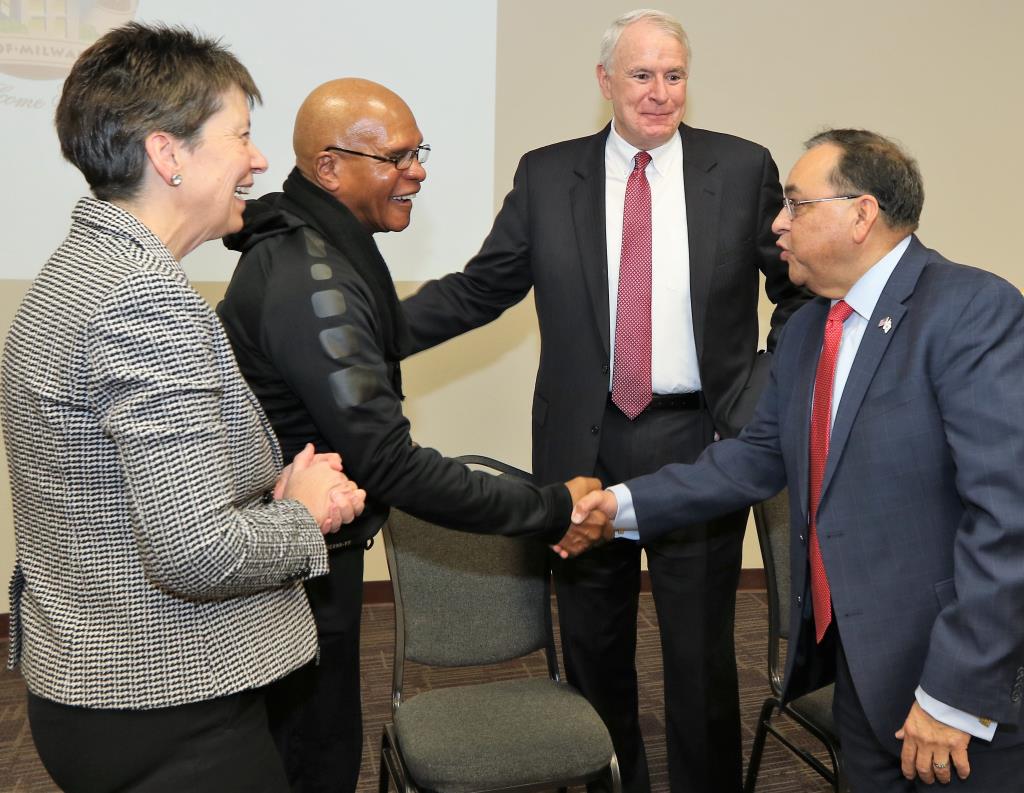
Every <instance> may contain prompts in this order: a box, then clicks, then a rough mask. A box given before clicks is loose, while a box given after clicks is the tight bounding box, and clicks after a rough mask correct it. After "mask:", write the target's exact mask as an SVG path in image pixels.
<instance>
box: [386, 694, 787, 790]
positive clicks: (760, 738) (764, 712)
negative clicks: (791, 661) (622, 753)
mask: <svg viewBox="0 0 1024 793" xmlns="http://www.w3.org/2000/svg"><path fill="white" fill-rule="evenodd" d="M777 704H778V703H777V701H776V700H775V699H774V698H773V697H769V698H768V699H766V700H765V701H764V704H763V705H762V706H761V715H760V716H759V717H758V719H757V732H756V733H754V745H753V746H752V747H751V749H750V762H749V763H748V764H747V781H746V783H745V784H744V785H743V793H754V788H755V787H757V774H758V771H759V770H760V768H761V755H762V753H763V752H764V743H765V740H767V738H768V720H769V719H771V717H772V712H773V711H774V710H775V707H776V705H777ZM381 793H387V791H381Z"/></svg>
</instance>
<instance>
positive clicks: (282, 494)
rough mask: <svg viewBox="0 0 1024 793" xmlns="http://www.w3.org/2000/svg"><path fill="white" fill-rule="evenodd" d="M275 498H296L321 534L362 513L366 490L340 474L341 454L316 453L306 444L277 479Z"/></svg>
mask: <svg viewBox="0 0 1024 793" xmlns="http://www.w3.org/2000/svg"><path fill="white" fill-rule="evenodd" d="M274 498H275V499H281V498H287V499H293V500H295V501H298V502H299V503H300V504H302V505H303V506H304V507H305V508H306V509H308V510H309V513H310V514H311V515H312V516H313V520H315V521H316V523H317V525H318V526H319V527H320V531H321V533H322V534H332V533H333V532H336V531H337V530H338V529H340V528H341V526H342V525H343V524H345V523H351V522H352V521H353V520H355V519H356V518H357V517H358V516H359V515H360V514H361V513H362V511H363V507H364V506H365V504H366V491H365V490H363V489H361V488H360V487H359V486H358V485H356V483H355V482H353V481H352V480H351V479H349V478H348V477H347V476H345V474H344V473H342V470H341V456H340V455H338V454H335V453H334V452H329V453H327V454H317V453H316V450H315V449H314V448H313V444H311V443H307V444H306V446H305V448H303V450H302V451H301V452H299V453H298V454H297V455H295V459H294V460H293V461H292V462H291V464H289V465H287V466H285V469H284V470H283V471H282V472H281V475H280V476H279V477H278V478H277V482H276V483H275V484H274Z"/></svg>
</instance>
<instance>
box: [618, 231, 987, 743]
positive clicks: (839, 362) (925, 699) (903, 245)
mask: <svg viewBox="0 0 1024 793" xmlns="http://www.w3.org/2000/svg"><path fill="white" fill-rule="evenodd" d="M909 245H910V237H909V236H907V237H904V238H903V239H902V240H901V241H900V242H899V243H898V244H897V245H896V247H895V248H893V249H892V250H891V251H889V252H888V253H887V254H886V255H885V256H883V257H882V258H881V259H879V261H878V262H877V263H875V265H874V266H872V267H871V269H870V270H868V271H867V272H866V273H864V275H862V276H861V277H860V278H859V279H858V280H857V282H856V283H855V284H854V285H853V286H852V287H851V288H850V291H849V292H848V293H847V294H846V297H844V298H843V300H845V301H846V303H847V304H848V305H849V306H850V308H852V309H853V313H852V314H850V316H849V318H848V319H847V320H846V322H845V323H843V339H842V342H841V343H840V345H839V356H838V358H837V359H836V373H835V380H834V381H833V385H832V417H831V422H830V425H829V426H831V425H832V423H834V422H835V418H836V411H837V410H838V408H839V403H840V400H842V398H843V390H844V389H845V388H846V381H847V379H848V378H849V376H850V369H851V368H852V367H853V361H854V358H856V357H857V350H858V349H860V342H861V339H862V338H864V332H865V330H866V329H867V326H868V321H869V320H870V319H871V314H872V313H873V312H874V310H875V305H876V304H877V303H878V298H879V297H880V296H881V294H882V290H883V289H884V288H885V285H886V284H887V283H888V281H889V276H891V275H892V271H893V270H895V269H896V264H897V263H898V262H899V260H900V259H901V258H902V257H903V254H904V253H905V252H906V250H907V247H908V246H909ZM836 302H838V301H836V300H833V301H832V303H833V305H835V303H836ZM880 332H881V331H880ZM608 489H609V490H610V491H612V492H613V493H614V494H615V498H616V500H617V501H618V512H617V513H616V516H615V527H616V529H617V532H616V534H617V536H620V537H623V538H626V539H631V540H639V533H638V532H637V531H636V528H637V522H636V512H635V510H634V509H633V497H632V494H631V493H630V492H629V488H628V487H626V485H624V484H619V485H612V486H611V487H610V488H608ZM914 695H915V697H916V698H917V702H918V704H919V705H920V706H921V707H922V708H923V709H924V710H925V712H926V713H928V714H929V715H930V716H932V718H934V719H936V720H938V721H941V722H943V723H944V724H948V725H949V726H951V727H956V728H957V729H958V730H963V731H964V732H966V733H969V734H970V735H973V736H975V737H976V738H981V739H983V740H986V741H991V740H992V736H993V735H994V734H995V731H996V727H997V726H998V724H997V723H996V722H994V721H990V720H988V719H984V720H982V719H979V718H978V717H977V716H973V715H971V714H969V713H964V712H963V711H961V710H957V709H956V708H953V707H950V706H949V705H946V704H945V703H943V702H940V701H939V700H937V699H935V698H934V697H931V696H929V695H928V694H927V693H926V692H925V691H924V689H922V688H921V687H920V686H918V687H917V690H916V691H915V692H914Z"/></svg>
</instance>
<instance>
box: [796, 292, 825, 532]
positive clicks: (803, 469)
mask: <svg viewBox="0 0 1024 793" xmlns="http://www.w3.org/2000/svg"><path fill="white" fill-rule="evenodd" d="M811 305H813V306H814V310H815V311H816V312H817V313H818V317H817V318H816V319H815V320H814V322H813V323H812V324H811V328H812V330H811V332H809V333H807V334H806V335H805V336H804V339H803V347H802V348H801V350H800V358H799V364H798V367H797V382H796V383H795V388H794V391H793V393H794V394H796V398H795V399H793V403H792V404H793V410H794V411H795V412H796V415H795V416H794V417H793V426H794V427H796V430H797V431H796V438H797V440H796V443H797V446H796V460H797V476H798V481H799V484H800V499H799V502H800V509H801V510H803V512H802V514H803V521H802V523H804V524H806V523H807V499H808V494H807V488H808V480H809V477H810V458H809V454H810V442H811V437H810V434H811V402H812V398H813V391H814V376H815V374H816V372H817V370H818V357H819V356H820V354H821V344H822V340H823V339H824V336H825V320H826V319H827V318H828V309H829V301H828V300H826V299H824V298H817V299H816V300H815V301H814V302H813V303H812V304H811ZM807 310H808V311H810V310H811V309H807Z"/></svg>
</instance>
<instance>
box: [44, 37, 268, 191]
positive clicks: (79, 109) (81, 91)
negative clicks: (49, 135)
mask: <svg viewBox="0 0 1024 793" xmlns="http://www.w3.org/2000/svg"><path fill="white" fill-rule="evenodd" d="M231 88H238V89H240V90H241V91H242V93H243V94H245V96H246V99H247V100H248V102H249V106H250V107H252V105H253V104H254V103H255V102H259V101H261V98H260V92H259V90H258V89H257V88H256V84H255V83H254V82H253V79H252V76H251V75H250V74H249V71H248V70H247V69H246V68H245V67H244V66H243V65H242V64H241V63H240V62H239V60H238V59H237V58H236V57H235V56H234V55H232V54H231V53H230V52H228V50H227V48H225V47H224V46H223V45H222V44H221V43H220V42H219V41H217V40H215V39H212V38H209V37H207V36H204V35H202V34H200V33H195V32H192V31H190V30H186V29H185V28H182V27H171V26H168V25H163V24H151V25H144V24H142V23H139V22H130V23H128V24H127V25H124V26H123V27H119V28H114V29H113V30H111V31H109V32H107V33H106V34H104V35H103V36H102V37H101V38H99V39H97V40H96V41H95V42H94V43H93V44H92V45H91V46H90V47H89V48H88V49H86V50H85V51H84V52H83V53H82V54H81V55H80V56H79V57H78V60H77V61H75V64H74V66H72V67H71V73H70V74H69V75H68V78H67V80H65V81H64V88H63V90H62V92H61V97H60V102H59V103H58V104H57V113H56V116H55V122H56V126H57V138H58V140H60V147H61V151H62V152H63V154H64V158H65V159H66V160H67V161H68V162H70V163H71V164H72V165H74V166H75V167H77V168H78V170H80V171H81V172H82V175H83V176H85V179H86V181H87V182H88V183H89V187H90V188H91V189H92V192H93V195H95V196H96V197H97V198H99V199H102V200H104V201H115V200H118V199H120V200H126V199H130V198H133V197H134V196H135V195H136V194H137V193H138V192H139V190H140V189H141V187H142V181H143V174H144V173H145V162H146V136H147V135H149V133H150V132H154V131H156V130H162V131H164V132H169V133H170V134H172V135H174V136H176V137H178V138H180V139H181V140H182V141H183V142H184V144H185V145H186V146H187V147H189V148H192V147H194V146H195V144H196V143H197V142H198V140H199V137H200V134H201V129H202V126H203V124H205V123H206V121H207V119H209V118H210V116H212V115H213V114H214V113H216V112H218V111H219V110H220V109H221V104H222V102H221V99H222V95H223V94H224V92H225V91H228V90H230V89H231Z"/></svg>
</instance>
